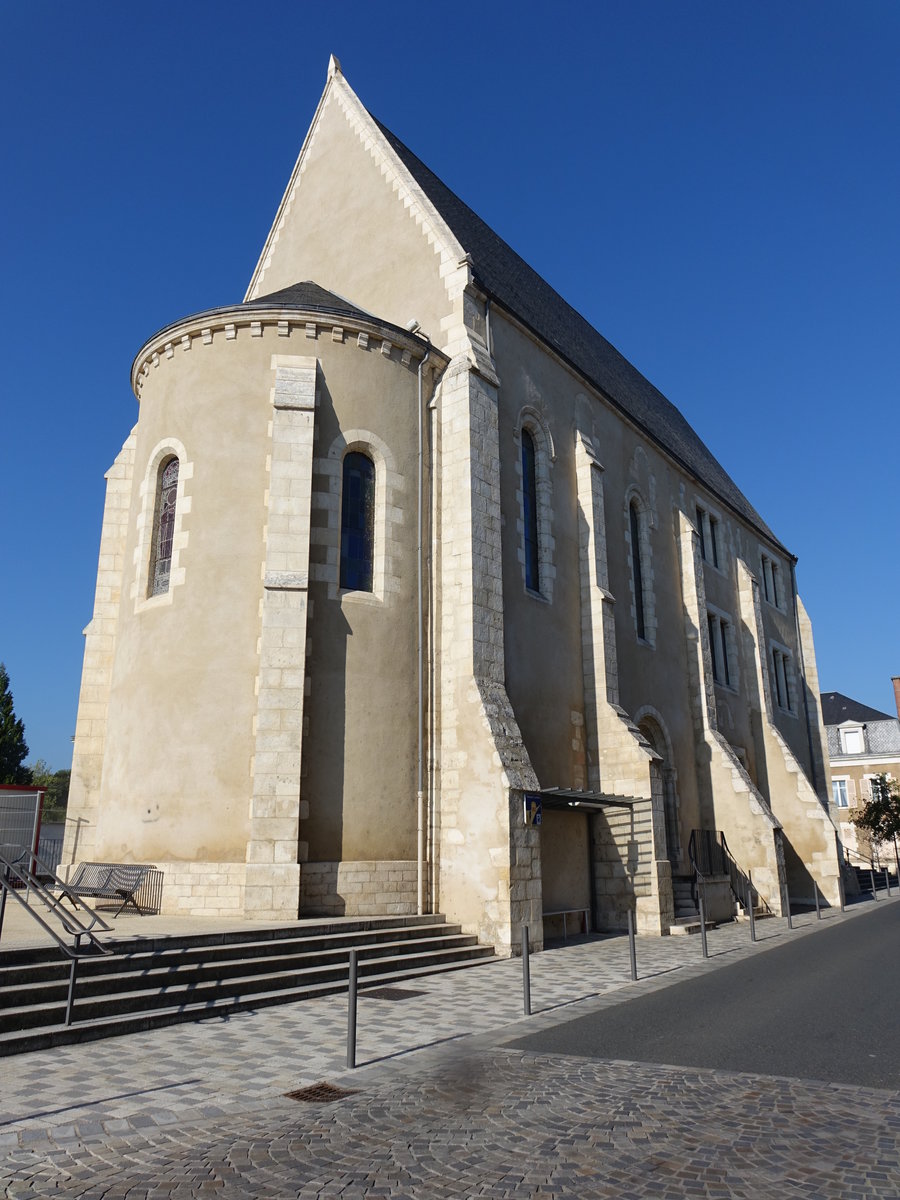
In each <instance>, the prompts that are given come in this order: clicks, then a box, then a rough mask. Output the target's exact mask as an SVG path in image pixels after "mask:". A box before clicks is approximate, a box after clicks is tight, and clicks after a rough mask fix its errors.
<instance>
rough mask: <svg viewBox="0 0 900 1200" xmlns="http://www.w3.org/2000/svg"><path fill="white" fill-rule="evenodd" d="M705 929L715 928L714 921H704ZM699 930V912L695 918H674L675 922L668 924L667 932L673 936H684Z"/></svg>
mask: <svg viewBox="0 0 900 1200" xmlns="http://www.w3.org/2000/svg"><path fill="white" fill-rule="evenodd" d="M706 928H707V929H715V928H716V922H715V921H707V922H706ZM699 932H700V914H699V913H698V914H697V918H696V920H694V919H693V918H690V917H687V918H680V919H679V918H676V920H675V924H674V925H670V926H669V933H670V935H672V936H674V937H686V936H689V935H690V934H693V933H699Z"/></svg>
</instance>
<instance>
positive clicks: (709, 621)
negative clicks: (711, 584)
mask: <svg viewBox="0 0 900 1200" xmlns="http://www.w3.org/2000/svg"><path fill="white" fill-rule="evenodd" d="M706 628H707V630H708V631H709V655H710V658H711V659H712V673H713V679H714V680H715V681H716V683H721V682H722V672H721V668H720V667H719V646H718V639H717V638H716V618H715V617H714V616H713V615H712V613H707V614H706Z"/></svg>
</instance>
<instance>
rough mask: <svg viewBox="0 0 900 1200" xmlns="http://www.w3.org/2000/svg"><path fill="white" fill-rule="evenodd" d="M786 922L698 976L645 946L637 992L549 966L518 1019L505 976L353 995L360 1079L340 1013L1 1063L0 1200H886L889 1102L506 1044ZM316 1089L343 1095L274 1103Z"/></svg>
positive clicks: (898, 1173) (898, 1181)
mask: <svg viewBox="0 0 900 1200" xmlns="http://www.w3.org/2000/svg"><path fill="white" fill-rule="evenodd" d="M865 911H866V909H865V907H864V906H857V907H856V908H854V909H851V910H849V911H848V913H847V914H846V915H845V916H843V917H841V916H839V915H837V914H831V915H830V916H829V918H828V920H854V919H865ZM795 926H799V928H795V930H794V931H793V932H791V931H788V930H787V927H786V923H785V922H782V921H768V922H766V923H765V925H764V926H760V931H759V932H760V936H761V937H762V938H765V939H766V940H765V941H764V942H762V943H761V945H760V946H758V947H751V946H750V944H749V939H748V933H747V930H746V927H741V926H726V927H723V928H722V929H719V930H715V931H713V932H712V933H711V934H710V953H711V956H712V957H711V958H710V960H709V961H708V962H704V961H703V960H702V959H701V957H700V946H699V939H697V938H684V939H674V938H669V939H662V940H657V939H639V943H638V962H639V970H640V973H641V976H642V978H641V980H640V982H639V983H638V984H636V985H635V984H632V983H631V982H630V981H629V978H628V948H627V942H626V941H625V940H624V939H619V938H617V939H610V940H599V941H591V942H587V943H581V944H572V945H569V946H566V947H563V948H560V949H559V950H552V951H547V952H545V953H544V954H541V955H536V956H535V957H534V958H533V960H532V967H533V975H532V991H533V1001H534V1007H535V1011H536V1014H537V1015H535V1016H534V1017H533V1018H531V1019H530V1020H529V1021H527V1022H526V1021H523V1020H522V1019H521V991H520V981H521V964H520V963H519V962H506V963H494V964H487V965H485V966H483V967H477V968H471V969H468V970H466V971H462V972H459V973H453V974H449V975H443V976H432V977H429V978H426V979H420V980H415V981H412V982H411V983H409V984H406V985H404V987H403V989H402V990H403V991H404V992H416V993H418V994H416V995H411V996H409V997H408V998H407V999H404V1000H402V1001H394V1002H392V1001H389V1000H377V999H373V998H371V997H367V996H366V995H365V993H362V994H361V996H360V1008H359V1012H360V1028H359V1053H358V1060H359V1061H360V1062H361V1063H363V1064H364V1065H363V1066H362V1067H361V1069H359V1070H357V1071H354V1072H348V1071H346V1070H345V1064H344V1037H345V1019H346V1001H345V999H344V998H342V997H336V998H335V997H332V998H328V999H322V1000H318V1001H314V1002H306V1003H304V1004H302V1005H294V1006H289V1007H287V1006H286V1007H283V1008H277V1009H266V1010H263V1011H261V1012H259V1013H248V1014H241V1015H239V1016H236V1017H233V1018H231V1020H229V1021H223V1020H220V1019H216V1020H212V1021H207V1022H203V1023H201V1024H198V1025H189V1026H176V1027H172V1028H169V1029H163V1030H157V1031H152V1032H149V1033H145V1034H140V1035H135V1036H131V1037H126V1038H116V1039H110V1040H108V1041H105V1042H93V1043H89V1044H85V1045H83V1046H72V1047H64V1048H56V1049H51V1050H46V1051H40V1052H37V1053H33V1054H27V1055H20V1056H18V1057H16V1058H11V1059H5V1060H2V1070H3V1078H4V1087H3V1103H4V1106H5V1108H6V1110H7V1111H6V1112H5V1113H3V1114H0V1195H6V1196H7V1197H15V1198H17V1200H30V1198H31V1197H37V1196H65V1197H69V1196H71V1197H92V1198H93V1197H96V1198H98V1200H99V1198H100V1197H103V1200H116V1198H119V1197H122V1198H124V1197H126V1196H127V1197H128V1200H137V1198H138V1197H140V1198H145V1197H146V1198H147V1200H149V1198H150V1197H169V1196H171V1197H176V1198H180V1197H185V1198H187V1197H197V1198H200V1197H205V1196H215V1197H225V1198H227V1200H230V1198H231V1197H250V1196H253V1197H289V1196H297V1197H304V1198H305V1197H323V1198H324V1197H329V1198H330V1197H337V1196H340V1197H343V1198H345V1200H352V1198H353V1197H357V1196H382V1195H383V1196H389V1197H395V1198H402V1197H415V1198H416V1200H430V1198H431V1197H435V1198H442V1197H469V1196H491V1197H526V1196H529V1197H530V1196H535V1197H538V1196H541V1197H554V1196H555V1197H579V1198H588V1197H594V1196H597V1197H617V1198H623V1200H624V1198H627V1197H641V1198H642V1197H645V1196H647V1197H649V1196H654V1197H675V1196H678V1197H682V1196H703V1197H710V1198H713V1197H752V1198H753V1200H765V1198H766V1197H770V1196H771V1197H773V1198H774V1197H776V1196H777V1197H779V1198H782V1197H787V1198H789V1200H790V1198H792V1197H801V1196H802V1197H822V1198H831V1197H834V1198H838V1197H840V1198H841V1200H850V1198H854V1197H860V1198H863V1197H873V1198H874V1197H894V1198H896V1197H897V1196H898V1195H900V1158H898V1145H900V1141H898V1136H897V1135H898V1131H900V1093H896V1092H887V1091H878V1090H875V1089H866V1088H859V1087H850V1086H844V1085H841V1086H838V1085H831V1084H827V1083H815V1082H810V1081H799V1080H790V1079H772V1078H768V1077H759V1076H750V1075H737V1074H730V1073H726V1072H718V1071H698V1070H690V1069H684V1068H673V1067H661V1066H648V1065H647V1064H626V1063H609V1062H603V1061H596V1060H585V1059H580V1058H579V1059H577V1060H576V1059H574V1058H566V1057H550V1056H545V1055H534V1054H529V1053H525V1052H522V1051H518V1050H513V1049H510V1048H507V1047H505V1046H504V1043H505V1042H509V1041H510V1040H512V1039H513V1038H514V1037H516V1036H521V1034H522V1033H523V1032H525V1031H526V1030H527V1031H532V1030H534V1029H535V1028H538V1027H539V1026H540V1025H542V1024H554V1023H556V1022H557V1021H559V1020H560V1019H565V1018H568V1017H570V1016H572V1015H575V1014H576V1013H581V1012H590V1011H593V1010H596V1009H597V1008H598V1007H603V1006H606V1005H608V1004H611V1003H619V1002H621V1001H622V1000H623V999H626V998H628V997H629V996H631V995H634V994H636V992H639V991H643V990H647V989H655V988H658V987H663V986H667V985H668V983H670V982H675V981H677V980H680V979H684V978H686V977H687V975H688V974H696V973H702V972H704V971H707V970H715V969H717V967H718V966H721V965H722V964H723V963H727V962H729V961H733V960H734V958H735V957H744V956H746V955H748V954H756V953H763V952H764V951H765V948H766V946H767V945H769V946H771V945H779V944H783V943H784V939H785V938H790V937H803V936H808V935H810V934H814V933H815V931H816V923H815V917H814V916H813V917H803V918H800V919H798V918H795ZM822 927H827V922H823V923H822V926H820V927H819V928H822ZM573 1001H574V1002H573ZM416 1048H418V1049H416ZM391 1056H393V1057H391ZM320 1080H328V1081H329V1082H330V1083H331V1084H333V1085H336V1086H339V1087H341V1088H344V1089H354V1091H353V1092H352V1094H350V1095H347V1096H346V1097H343V1098H340V1099H337V1100H334V1101H332V1102H330V1103H317V1104H309V1103H302V1102H298V1101H295V1100H291V1099H287V1098H285V1096H284V1093H285V1092H287V1091H289V1090H292V1089H297V1088H299V1087H301V1086H303V1085H304V1084H308V1083H312V1082H316V1081H320Z"/></svg>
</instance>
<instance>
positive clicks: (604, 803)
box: [536, 787, 634, 812]
mask: <svg viewBox="0 0 900 1200" xmlns="http://www.w3.org/2000/svg"><path fill="white" fill-rule="evenodd" d="M536 794H537V795H538V796H540V797H541V800H542V801H543V805H544V808H565V809H568V808H580V809H581V810H582V812H602V810H603V809H604V808H633V807H634V801H633V800H613V799H612V798H611V797H609V796H606V795H604V794H603V792H587V791H576V790H575V788H559V787H552V788H542V789H541V791H540V792H537V793H536Z"/></svg>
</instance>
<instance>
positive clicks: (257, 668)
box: [64, 60, 838, 951]
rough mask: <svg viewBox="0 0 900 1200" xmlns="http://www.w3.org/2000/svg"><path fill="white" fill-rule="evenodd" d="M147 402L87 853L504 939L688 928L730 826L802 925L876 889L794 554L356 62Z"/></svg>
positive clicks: (128, 468)
mask: <svg viewBox="0 0 900 1200" xmlns="http://www.w3.org/2000/svg"><path fill="white" fill-rule="evenodd" d="M471 190H472V191H473V192H477V180H473V181H472V186H471ZM598 286H601V285H600V284H598ZM701 340H702V339H701V338H700V335H699V334H698V344H699V343H700V341H701ZM736 369H737V368H736ZM132 384H133V388H134V392H135V395H136V397H137V399H138V401H139V405H140V411H139V417H138V420H137V423H136V424H135V426H134V428H133V430H132V431H131V434H130V435H129V436H128V438H127V439H126V441H125V444H124V446H123V448H122V451H121V453H120V455H119V456H118V458H117V459H116V461H115V463H114V464H113V466H112V467H111V469H110V471H109V472H108V475H107V480H108V486H107V501H106V508H105V512H104V520H103V529H102V536H101V546H100V566H99V572H98V579H97V591H96V600H95V608H94V616H93V619H92V621H91V622H90V624H89V625H88V627H87V630H86V646H85V667H84V676H83V681H82V690H81V696H80V703H79V715H78V725H77V733H76V741H75V754H74V762H73V774H72V787H71V794H70V800H69V808H68V813H69V823H68V835H67V843H66V847H65V852H64V860H65V861H66V862H72V861H76V860H78V859H100V860H104V861H107V860H108V861H120V860H122V859H128V858H131V859H134V860H137V861H142V862H148V863H155V864H157V865H158V866H160V867H162V868H163V869H164V871H165V878H166V883H165V891H164V898H163V907H164V911H169V912H183V913H199V914H215V915H217V916H228V915H234V916H242V917H243V916H245V915H246V916H250V917H254V918H258V919H264V920H268V921H273V920H282V919H288V918H296V916H297V914H298V912H299V913H302V914H304V915H306V914H314V913H317V914H319V913H334V914H337V913H345V914H347V915H350V914H366V913H368V914H374V913H408V912H415V911H417V910H420V911H442V912H445V913H447V915H448V916H449V917H450V918H451V919H452V920H454V921H458V922H461V923H462V924H463V925H464V926H465V927H466V928H467V929H469V930H473V931H476V932H477V933H478V934H479V936H480V937H482V938H483V939H485V940H486V941H490V942H493V943H494V944H495V945H496V946H497V948H498V949H499V950H500V951H509V950H511V949H512V948H514V946H515V945H516V944H517V943H518V942H519V940H520V930H521V926H522V923H523V922H527V923H528V924H529V926H530V928H531V931H532V936H533V937H534V938H535V942H536V944H538V945H539V944H540V942H541V931H542V927H543V926H542V922H543V920H544V917H545V914H552V913H558V912H560V911H561V910H565V911H567V912H568V911H570V910H587V911H588V912H589V914H590V920H591V923H592V925H593V926H594V927H599V928H621V927H622V926H624V924H625V922H626V918H627V913H628V911H629V910H634V911H636V914H637V921H638V926H639V928H641V929H642V930H644V931H646V932H651V931H652V932H657V933H663V932H667V931H668V929H669V928H670V926H671V924H672V921H673V919H674V912H675V906H674V898H673V897H674V888H673V883H674V884H677V883H678V881H679V877H680V878H681V880H682V884H681V890H682V891H683V886H684V884H683V880H684V877H686V876H687V875H688V873H689V872H690V869H691V863H690V858H689V848H690V845H691V835H692V832H693V831H695V830H704V831H710V830H718V831H720V832H721V833H724V835H725V836H726V837H727V841H728V846H729V848H730V850H731V853H732V854H733V855H734V858H735V859H736V860H737V862H738V863H739V864H740V866H741V867H742V868H744V869H751V870H752V872H753V880H754V883H755V885H756V887H757V889H758V890H759V892H760V893H761V895H762V896H763V898H764V900H765V901H766V902H767V903H768V905H769V906H770V907H771V908H772V909H773V910H775V911H781V909H782V905H783V902H784V895H785V887H786V886H789V887H790V892H791V895H792V896H794V897H796V898H798V899H799V898H803V897H806V898H811V897H812V895H813V885H814V883H815V884H816V885H817V886H818V888H819V890H820V892H821V893H822V894H823V895H824V896H825V897H826V898H827V899H828V900H830V901H831V902H832V903H837V902H838V883H837V880H838V860H837V851H836V839H835V829H834V826H833V824H832V822H831V819H830V817H829V814H828V795H827V788H828V776H827V765H826V761H825V750H824V735H823V731H822V728H821V724H820V717H819V710H818V704H817V703H816V697H817V696H818V693H819V687H818V681H817V677H816V665H815V652H814V649H813V641H812V633H811V628H810V624H809V620H808V618H807V616H806V612H805V610H804V608H803V605H802V604H801V602H800V599H799V597H798V595H797V592H796V587H795V582H794V565H795V561H796V560H795V558H794V556H793V555H792V554H791V553H790V551H789V550H788V549H786V547H785V546H784V545H782V543H781V542H780V541H779V539H778V537H777V536H776V534H775V533H773V532H772V530H771V529H770V528H769V527H768V525H767V524H766V523H765V522H764V521H763V519H762V517H760V515H759V514H758V513H757V512H756V510H755V509H754V507H753V506H752V504H751V503H750V502H749V501H748V500H747V498H746V497H745V496H744V495H743V493H742V492H741V491H740V490H739V489H738V487H737V486H736V485H735V483H734V482H733V481H732V480H731V478H730V477H729V476H728V474H727V473H726V472H725V470H724V469H723V467H722V466H721V465H720V464H719V463H718V462H717V461H716V459H715V458H714V457H713V455H712V454H711V453H710V451H709V450H708V449H707V447H706V446H705V445H704V443H703V442H702V441H701V439H700V438H699V437H698V435H697V434H696V433H695V431H694V430H693V429H691V427H690V426H689V425H688V423H687V422H686V421H685V419H684V418H683V417H682V416H681V414H680V413H679V412H678V411H677V410H676V409H675V408H674V407H673V406H672V405H671V404H670V403H669V402H668V401H667V400H666V399H665V397H664V396H663V395H661V393H660V392H659V391H657V390H656V388H654V387H653V385H652V384H650V383H649V382H648V381H647V380H646V379H645V378H644V377H643V376H642V375H641V374H640V373H639V372H638V371H637V370H636V369H635V368H634V367H633V366H632V365H631V364H630V363H629V362H627V361H626V360H625V359H624V358H623V357H622V356H621V355H620V354H619V353H618V351H616V350H615V349H614V348H613V347H612V346H611V345H610V344H609V343H608V342H607V341H606V340H605V339H604V338H603V337H602V336H601V335H600V334H599V333H597V332H596V330H594V329H592V328H591V326H590V325H589V324H588V323H587V322H586V321H585V320H584V319H583V318H582V317H581V316H579V315H578V313H576V312H575V311H574V310H573V309H572V308H571V307H570V306H569V305H568V304H566V302H565V301H564V300H563V299H562V298H561V297H560V296H559V295H558V294H557V293H556V292H554V291H553V289H552V288H551V287H550V286H549V285H548V284H547V283H545V282H544V280H543V279H541V278H540V277H539V276H538V275H537V274H536V273H535V272H534V271H533V270H532V269H531V268H530V267H529V266H527V264H526V263H524V262H523V261H522V259H521V258H519V256H518V255H517V254H516V253H515V252H514V251H513V250H512V249H510V247H509V246H507V245H506V243H505V242H503V241H502V239H501V238H499V237H498V236H497V235H496V234H495V233H494V232H492V230H490V229H489V228H488V227H487V226H486V225H485V224H484V222H483V221H481V220H480V219H479V218H478V217H477V216H476V215H475V213H474V212H473V211H472V210H471V209H470V208H468V207H467V206H466V205H465V204H464V203H463V202H462V201H461V200H460V199H459V198H458V197H456V196H455V195H454V194H453V193H452V192H451V191H450V190H449V189H448V188H447V187H445V185H444V184H443V183H441V181H440V180H439V179H438V178H437V177H436V176H435V175H434V174H433V173H432V172H431V171H430V170H429V169H428V168H427V167H426V166H425V165H424V164H423V163H422V162H421V161H420V160H419V159H418V158H417V157H416V156H415V155H414V154H413V153H412V152H411V151H410V150H408V149H407V148H406V146H404V145H403V144H402V143H401V142H399V141H398V140H397V138H396V137H394V135H393V134H392V133H391V132H390V131H389V130H387V129H385V128H384V126H382V125H380V124H379V123H378V121H376V120H375V118H374V117H372V116H371V114H370V113H369V112H367V111H366V109H365V108H364V107H363V105H362V104H361V103H360V101H359V99H358V98H357V97H356V95H355V94H354V92H353V91H352V89H351V88H350V87H349V85H348V84H347V82H346V80H345V79H344V77H343V75H342V73H341V70H340V67H339V65H338V64H337V63H336V62H335V61H334V60H332V62H331V64H330V67H329V72H328V79H327V83H326V87H325V91H324V93H323V95H322V98H321V101H320V103H319V106H318V108H317V110H316V113H315V116H314V119H313V123H312V126H311V128H310V130H309V133H308V134H307V137H306V139H305V141H304V143H303V147H302V149H301V152H300V157H299V159H298V161H297V165H296V167H295V170H294V172H293V175H292V176H291V179H290V181H289V183H288V188H287V191H286V193H285V196H284V199H283V200H282V203H281V205H280V207H279V209H278V211H277V213H276V216H275V222H274V224H273V226H272V230H271V233H270V234H269V237H268V239H267V240H266V242H265V245H264V246H263V249H262V253H261V254H260V257H259V262H258V264H257V267H256V269H255V271H254V273H253V277H252V279H251V281H250V286H249V288H248V290H247V293H246V296H245V298H244V300H243V302H241V303H236V304H226V305H223V306H222V307H220V308H216V309H212V310H210V311H207V312H203V313H199V314H196V315H193V316H188V317H184V318H180V319H178V320H176V321H174V322H173V323H172V324H171V325H169V326H167V327H166V328H165V329H163V330H161V331H160V332H159V333H156V334H154V335H153V336H152V337H151V338H150V339H149V340H148V341H147V342H146V344H145V345H144V346H143V347H142V349H141V350H140V352H139V353H138V355H137V358H136V359H135V362H134V366H133V371H132ZM740 415H741V414H740V413H739V412H738V413H735V414H733V417H734V420H735V421H737V422H738V423H739V421H740ZM751 416H752V414H748V416H747V419H748V421H749V420H750V419H751ZM541 812H542V817H543V820H542V822H541V823H538V816H539V813H541ZM555 920H556V918H553V917H551V918H548V924H547V929H548V932H552V931H553V930H554V929H555V928H556V926H555V925H554V921H555Z"/></svg>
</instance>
